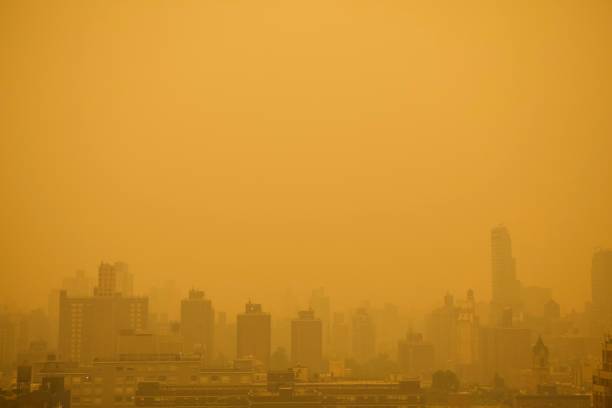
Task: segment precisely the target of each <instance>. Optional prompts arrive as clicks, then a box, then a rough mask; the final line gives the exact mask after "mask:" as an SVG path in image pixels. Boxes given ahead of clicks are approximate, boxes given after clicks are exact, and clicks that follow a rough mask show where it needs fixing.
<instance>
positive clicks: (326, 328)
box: [310, 288, 332, 353]
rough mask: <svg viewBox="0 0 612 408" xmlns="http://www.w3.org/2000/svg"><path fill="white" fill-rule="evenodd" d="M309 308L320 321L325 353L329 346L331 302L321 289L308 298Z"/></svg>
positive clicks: (330, 339) (330, 338) (314, 291)
mask: <svg viewBox="0 0 612 408" xmlns="http://www.w3.org/2000/svg"><path fill="white" fill-rule="evenodd" d="M310 308H311V309H312V310H313V311H314V313H315V316H317V317H318V318H319V319H321V326H322V328H323V352H324V353H327V352H328V349H329V347H330V346H331V341H332V337H331V302H330V299H329V296H328V295H327V294H325V291H324V289H323V288H319V289H315V290H313V291H312V294H311V296H310Z"/></svg>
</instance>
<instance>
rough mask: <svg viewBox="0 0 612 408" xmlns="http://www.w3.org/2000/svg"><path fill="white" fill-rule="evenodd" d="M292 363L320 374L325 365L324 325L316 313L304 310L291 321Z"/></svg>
mask: <svg viewBox="0 0 612 408" xmlns="http://www.w3.org/2000/svg"><path fill="white" fill-rule="evenodd" d="M291 362H292V364H294V365H299V366H304V367H306V368H308V370H309V372H310V373H320V372H321V369H322V363H323V324H322V321H321V319H318V318H316V317H315V314H314V311H312V310H304V311H301V312H299V313H298V317H297V318H296V319H293V320H292V321H291Z"/></svg>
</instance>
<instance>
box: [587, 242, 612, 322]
mask: <svg viewBox="0 0 612 408" xmlns="http://www.w3.org/2000/svg"><path fill="white" fill-rule="evenodd" d="M591 289H592V299H593V310H594V312H595V313H596V314H597V315H598V316H599V317H603V318H604V319H606V320H612V295H610V294H611V293H612V250H610V249H601V250H598V251H597V252H595V254H593V261H592V265H591Z"/></svg>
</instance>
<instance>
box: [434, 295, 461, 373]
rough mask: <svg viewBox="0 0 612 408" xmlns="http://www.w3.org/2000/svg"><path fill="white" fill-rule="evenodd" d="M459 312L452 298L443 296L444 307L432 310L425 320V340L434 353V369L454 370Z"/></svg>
mask: <svg viewBox="0 0 612 408" xmlns="http://www.w3.org/2000/svg"><path fill="white" fill-rule="evenodd" d="M458 317H459V310H458V308H457V307H456V305H455V300H454V298H453V297H452V296H451V295H450V294H447V295H446V296H444V305H443V306H442V307H440V308H438V309H436V310H434V311H433V312H432V313H431V314H430V315H429V316H428V317H427V320H426V327H427V332H426V334H427V339H428V340H429V341H431V343H432V344H433V346H434V350H435V352H436V355H435V356H436V367H437V368H444V369H452V368H454V364H455V358H456V354H457V353H456V349H457V318H458Z"/></svg>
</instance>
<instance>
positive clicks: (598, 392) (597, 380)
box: [593, 336, 612, 408]
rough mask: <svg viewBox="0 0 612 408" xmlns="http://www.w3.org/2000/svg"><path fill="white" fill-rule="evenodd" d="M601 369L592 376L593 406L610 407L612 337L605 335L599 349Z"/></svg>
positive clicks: (611, 399)
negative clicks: (600, 349)
mask: <svg viewBox="0 0 612 408" xmlns="http://www.w3.org/2000/svg"><path fill="white" fill-rule="evenodd" d="M601 357H602V358H601V369H599V370H598V371H597V372H596V373H595V375H594V376H593V408H612V337H611V336H606V337H605V339H604V342H603V345H602V351H601Z"/></svg>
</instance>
